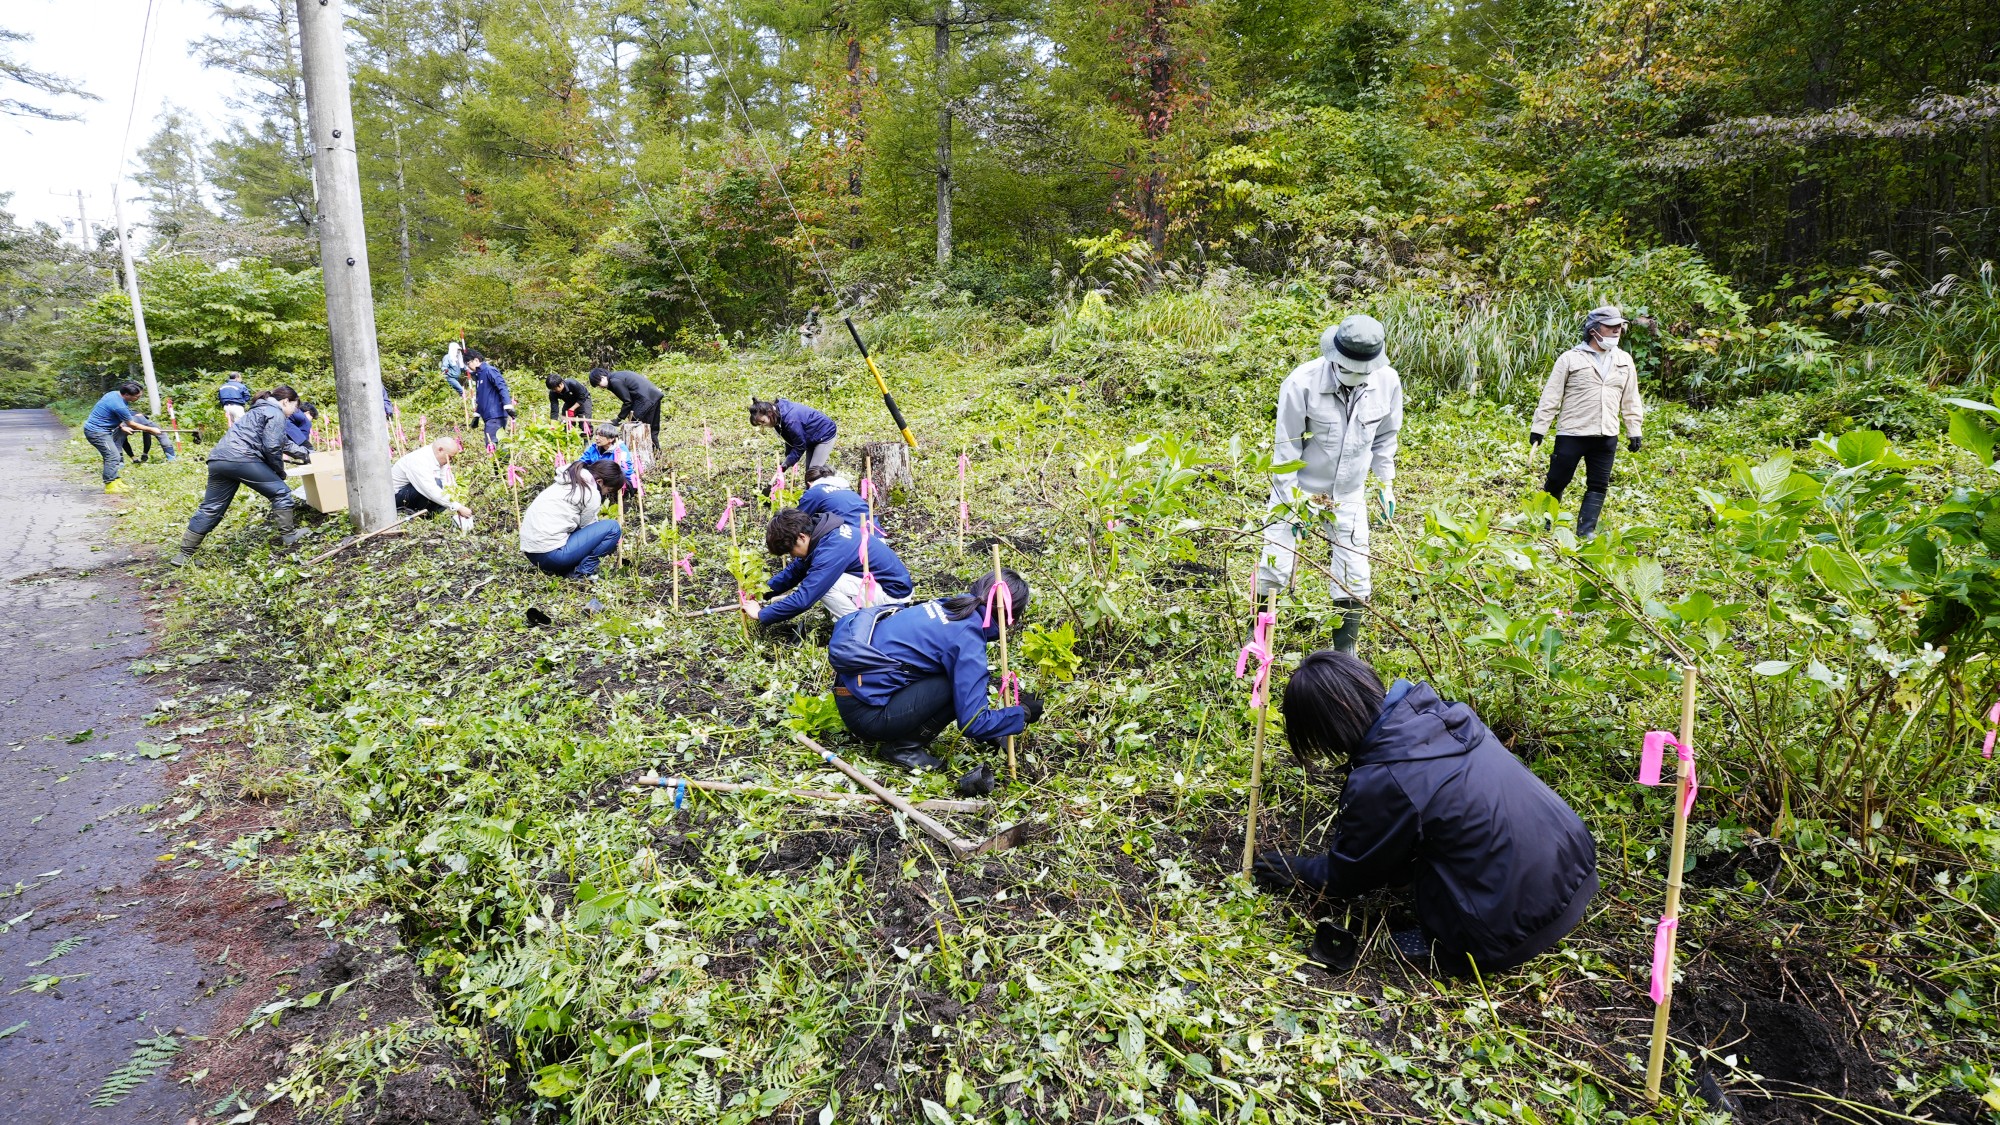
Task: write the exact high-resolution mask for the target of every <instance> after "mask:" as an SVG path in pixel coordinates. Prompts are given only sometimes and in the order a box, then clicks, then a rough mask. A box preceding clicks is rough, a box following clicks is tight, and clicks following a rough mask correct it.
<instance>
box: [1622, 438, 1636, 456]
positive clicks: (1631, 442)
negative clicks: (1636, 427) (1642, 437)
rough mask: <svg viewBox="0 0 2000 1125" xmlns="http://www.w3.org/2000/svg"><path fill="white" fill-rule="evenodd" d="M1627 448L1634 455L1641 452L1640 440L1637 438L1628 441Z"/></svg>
mask: <svg viewBox="0 0 2000 1125" xmlns="http://www.w3.org/2000/svg"><path fill="white" fill-rule="evenodd" d="M1625 448H1626V449H1628V450H1631V451H1632V452H1633V453H1637V452H1639V439H1638V438H1636V437H1635V438H1628V439H1626V442H1625Z"/></svg>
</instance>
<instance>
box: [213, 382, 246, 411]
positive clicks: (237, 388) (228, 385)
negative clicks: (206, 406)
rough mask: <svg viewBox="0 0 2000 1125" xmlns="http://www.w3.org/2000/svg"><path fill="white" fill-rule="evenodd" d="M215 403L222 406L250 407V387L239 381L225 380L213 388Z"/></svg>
mask: <svg viewBox="0 0 2000 1125" xmlns="http://www.w3.org/2000/svg"><path fill="white" fill-rule="evenodd" d="M215 401H216V402H218V403H221V404H222V405H223V406H248V405H250V385H249V384H248V383H245V382H244V381H243V380H241V379H229V380H226V381H225V382H224V383H223V384H222V385H221V386H220V387H217V388H215Z"/></svg>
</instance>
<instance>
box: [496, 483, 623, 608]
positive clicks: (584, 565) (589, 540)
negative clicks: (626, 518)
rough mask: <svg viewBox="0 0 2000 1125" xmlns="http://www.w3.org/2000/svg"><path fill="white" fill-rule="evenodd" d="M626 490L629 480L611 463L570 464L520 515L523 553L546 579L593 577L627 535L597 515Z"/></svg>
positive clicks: (614, 524)
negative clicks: (550, 576)
mask: <svg viewBox="0 0 2000 1125" xmlns="http://www.w3.org/2000/svg"><path fill="white" fill-rule="evenodd" d="M624 486H625V475H624V474H623V473H621V472H619V471H618V466H617V465H614V464H612V463H611V462H609V461H598V462H596V463H595V464H590V465H586V464H584V463H583V462H581V461H577V462H574V463H572V464H571V465H570V466H569V468H567V469H565V470H563V474H562V476H561V477H560V478H558V479H557V480H556V482H555V483H554V484H552V485H550V486H548V487H547V488H544V489H542V491H541V492H540V493H539V494H538V495H537V496H536V497H535V499H534V502H533V503H531V504H529V505H528V509H527V511H525V512H522V513H521V553H522V554H524V555H526V556H528V561H529V562H531V563H534V564H535V565H536V566H538V567H540V568H542V570H543V571H544V572H546V573H548V574H554V575H559V576H561V577H564V578H575V579H578V580H579V581H581V580H585V579H590V578H595V577H596V576H597V565H598V562H599V560H601V559H603V558H604V556H606V555H608V554H610V553H611V552H613V551H615V550H617V549H618V537H619V536H620V535H622V534H623V533H624V529H623V528H622V527H620V526H619V524H618V521H617V520H610V519H604V520H601V519H598V518H597V510H598V509H599V508H601V507H603V506H604V499H605V497H607V496H615V495H617V493H618V490H619V489H620V488H623V487H624Z"/></svg>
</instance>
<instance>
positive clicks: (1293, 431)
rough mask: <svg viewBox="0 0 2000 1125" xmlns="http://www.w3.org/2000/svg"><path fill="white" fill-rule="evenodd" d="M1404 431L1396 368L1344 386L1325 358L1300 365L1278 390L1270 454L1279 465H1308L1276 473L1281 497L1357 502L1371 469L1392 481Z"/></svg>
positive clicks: (1383, 479) (1384, 480)
mask: <svg viewBox="0 0 2000 1125" xmlns="http://www.w3.org/2000/svg"><path fill="white" fill-rule="evenodd" d="M1402 429H1403V379H1402V376H1400V375H1398V374H1396V369H1395V368H1393V367H1384V368H1381V369H1380V370H1377V371H1375V372H1372V373H1371V374H1370V375H1369V376H1368V381H1367V382H1365V383H1362V384H1360V385H1359V386H1355V387H1346V386H1342V385H1341V382H1340V379H1339V378H1338V377H1337V376H1336V375H1335V374H1334V373H1333V365H1332V364H1331V363H1328V362H1327V361H1326V360H1325V359H1323V358H1322V359H1313V360H1310V361H1308V362H1306V363H1302V364H1300V365H1299V366H1298V367H1296V368H1294V369H1293V370H1292V373H1291V374H1290V375H1287V376H1285V381H1284V384H1283V385H1281V386H1280V387H1279V388H1278V423H1277V433H1276V438H1275V442H1274V444H1273V445H1272V449H1271V456H1272V458H1273V459H1274V460H1275V461H1277V462H1278V463H1279V464H1284V463H1285V462H1287V461H1304V462H1305V464H1304V465H1303V466H1301V467H1300V468H1299V469H1297V470H1295V471H1293V472H1289V473H1280V474H1279V475H1278V477H1277V480H1276V482H1275V484H1276V486H1277V487H1276V497H1277V499H1278V500H1279V501H1282V502H1289V501H1291V500H1293V499H1295V497H1293V496H1291V495H1290V490H1291V488H1292V487H1297V488H1298V489H1299V490H1300V491H1302V492H1305V493H1308V494H1312V495H1318V496H1331V497H1333V498H1335V499H1346V498H1348V497H1355V496H1359V495H1361V490H1362V487H1363V486H1364V485H1366V484H1367V483H1368V473H1369V471H1370V470H1373V471H1374V473H1375V479H1377V480H1379V481H1381V482H1382V483H1383V484H1388V483H1390V482H1392V481H1394V480H1395V479H1396V447H1397V440H1398V439H1397V435H1398V434H1399V433H1400V432H1401V431H1402Z"/></svg>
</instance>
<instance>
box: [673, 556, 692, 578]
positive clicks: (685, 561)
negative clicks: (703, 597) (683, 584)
mask: <svg viewBox="0 0 2000 1125" xmlns="http://www.w3.org/2000/svg"><path fill="white" fill-rule="evenodd" d="M674 565H676V566H678V567H680V568H681V569H682V570H684V571H687V576H688V577H689V578H693V577H694V556H693V555H682V556H681V557H680V558H677V559H675V560H674Z"/></svg>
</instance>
